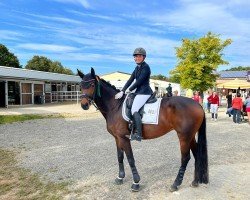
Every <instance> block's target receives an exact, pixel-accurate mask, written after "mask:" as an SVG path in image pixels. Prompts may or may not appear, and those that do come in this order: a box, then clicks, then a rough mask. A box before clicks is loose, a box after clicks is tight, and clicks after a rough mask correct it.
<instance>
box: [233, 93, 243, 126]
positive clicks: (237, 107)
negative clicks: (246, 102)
mask: <svg viewBox="0 0 250 200" xmlns="http://www.w3.org/2000/svg"><path fill="white" fill-rule="evenodd" d="M242 107H243V102H242V99H241V94H240V93H237V95H236V97H235V98H234V99H233V101H232V108H233V122H234V123H238V124H239V123H240V116H241V110H242Z"/></svg>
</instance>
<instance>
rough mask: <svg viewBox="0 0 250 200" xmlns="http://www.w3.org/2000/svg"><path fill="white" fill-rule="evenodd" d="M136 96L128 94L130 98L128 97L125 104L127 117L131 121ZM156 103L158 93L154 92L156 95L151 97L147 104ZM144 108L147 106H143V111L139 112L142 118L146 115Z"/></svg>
mask: <svg viewBox="0 0 250 200" xmlns="http://www.w3.org/2000/svg"><path fill="white" fill-rule="evenodd" d="M135 96H136V94H135V93H130V94H128V97H127V99H126V103H125V104H126V109H125V112H126V115H127V116H128V117H129V118H130V119H131V118H132V114H131V108H132V105H133V102H134V99H135ZM156 101H157V98H156V92H154V93H153V94H152V95H151V96H150V97H149V99H148V100H147V101H146V103H145V104H151V103H155V102H156ZM144 106H145V105H143V106H142V107H141V109H140V110H139V114H140V115H141V117H142V116H143V113H144Z"/></svg>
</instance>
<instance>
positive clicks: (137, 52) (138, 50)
mask: <svg viewBox="0 0 250 200" xmlns="http://www.w3.org/2000/svg"><path fill="white" fill-rule="evenodd" d="M135 55H143V56H144V57H146V50H145V49H143V48H142V47H138V48H136V49H135V50H134V53H133V56H135Z"/></svg>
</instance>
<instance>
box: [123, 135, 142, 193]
mask: <svg viewBox="0 0 250 200" xmlns="http://www.w3.org/2000/svg"><path fill="white" fill-rule="evenodd" d="M124 150H125V153H126V156H127V159H128V163H129V166H130V168H131V171H132V175H133V180H134V182H133V184H132V186H131V189H132V191H133V192H138V191H139V188H140V185H139V181H140V176H139V174H138V171H137V169H136V166H135V159H134V155H133V151H132V147H131V144H130V141H129V140H126V143H125V148H124Z"/></svg>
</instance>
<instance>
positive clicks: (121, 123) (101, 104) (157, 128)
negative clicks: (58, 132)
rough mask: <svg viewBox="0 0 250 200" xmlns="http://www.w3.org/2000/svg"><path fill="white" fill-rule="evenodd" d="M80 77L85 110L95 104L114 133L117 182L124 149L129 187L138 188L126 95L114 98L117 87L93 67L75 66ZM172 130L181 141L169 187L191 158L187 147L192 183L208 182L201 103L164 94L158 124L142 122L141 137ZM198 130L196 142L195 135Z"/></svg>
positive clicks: (180, 177)
mask: <svg viewBox="0 0 250 200" xmlns="http://www.w3.org/2000/svg"><path fill="white" fill-rule="evenodd" d="M78 75H79V76H80V77H81V78H82V81H81V92H82V95H81V107H82V108H83V109H84V110H88V109H89V106H90V105H91V104H93V105H95V106H96V107H97V108H98V109H99V110H100V112H101V113H102V115H103V116H104V118H105V119H106V123H107V130H108V132H109V133H110V134H111V135H113V136H114V138H115V141H116V146H117V158H118V165H119V173H118V177H117V178H116V179H115V183H116V184H122V183H123V178H124V177H125V171H124V164H123V159H124V152H125V154H126V156H127V159H128V163H129V165H130V168H131V171H132V175H133V184H132V186H131V189H132V191H139V188H140V186H139V181H140V176H139V174H138V171H137V169H136V165H135V159H134V156H133V151H132V147H131V143H130V140H129V138H128V137H127V136H128V135H129V134H130V132H129V128H128V122H127V121H125V120H124V119H123V117H122V104H123V101H124V99H125V95H124V96H123V97H122V98H121V99H119V100H116V99H115V94H117V93H118V92H119V91H120V90H118V89H116V88H115V87H114V86H112V85H111V84H110V83H108V82H106V81H105V80H103V79H101V78H100V77H99V76H97V75H96V74H95V71H94V69H93V68H91V73H89V74H86V75H84V74H83V73H82V72H81V71H80V70H78ZM171 130H175V131H176V132H177V136H178V139H179V142H180V150H181V166H180V168H179V171H178V174H177V177H176V179H175V181H174V183H173V184H172V185H171V187H170V191H172V192H173V191H176V190H178V187H179V186H180V185H181V183H182V180H183V177H184V173H185V170H186V167H187V164H188V161H189V160H190V149H191V151H192V153H193V156H194V158H195V171H194V180H193V181H192V183H191V186H192V187H197V186H198V185H199V183H205V184H207V183H208V156H207V139H206V118H205V113H204V111H203V109H202V107H201V106H200V105H199V104H198V103H197V102H195V101H194V100H192V99H190V98H186V97H181V96H173V97H163V99H162V101H161V106H160V113H159V120H158V124H157V125H152V124H151V125H148V124H143V126H142V137H143V139H144V140H147V139H153V138H157V137H160V136H163V135H164V134H166V133H168V132H170V131H171ZM197 132H198V139H197V142H196V139H195V135H196V133H197Z"/></svg>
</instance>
